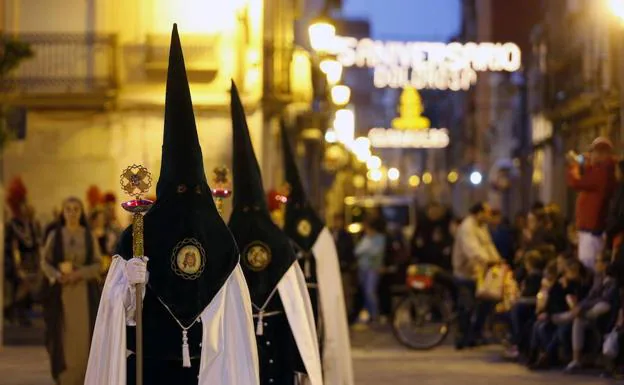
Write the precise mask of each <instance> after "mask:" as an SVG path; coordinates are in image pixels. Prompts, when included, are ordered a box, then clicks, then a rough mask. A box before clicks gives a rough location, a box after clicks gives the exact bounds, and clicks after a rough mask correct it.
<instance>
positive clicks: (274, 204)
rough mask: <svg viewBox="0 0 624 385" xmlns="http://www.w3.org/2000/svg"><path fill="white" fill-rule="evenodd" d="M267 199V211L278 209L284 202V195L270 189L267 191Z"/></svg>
mask: <svg viewBox="0 0 624 385" xmlns="http://www.w3.org/2000/svg"><path fill="white" fill-rule="evenodd" d="M267 199H268V201H269V211H275V210H279V209H281V207H282V205H283V204H284V203H286V197H285V196H284V195H282V194H280V193H278V192H277V191H275V190H270V191H269V192H268V193H267Z"/></svg>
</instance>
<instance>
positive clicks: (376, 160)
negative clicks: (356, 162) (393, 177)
mask: <svg viewBox="0 0 624 385" xmlns="http://www.w3.org/2000/svg"><path fill="white" fill-rule="evenodd" d="M366 167H368V169H369V170H377V169H379V168H380V167H381V158H380V157H378V156H376V155H375V156H371V157H370V159H369V160H368V162H366Z"/></svg>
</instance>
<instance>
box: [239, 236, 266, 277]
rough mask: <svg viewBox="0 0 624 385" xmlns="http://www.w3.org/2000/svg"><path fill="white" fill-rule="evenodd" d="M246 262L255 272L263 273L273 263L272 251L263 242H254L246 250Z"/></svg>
mask: <svg viewBox="0 0 624 385" xmlns="http://www.w3.org/2000/svg"><path fill="white" fill-rule="evenodd" d="M244 255H245V261H246V262H247V266H248V267H249V268H250V269H251V270H253V271H262V270H264V269H266V267H267V266H269V263H271V249H270V248H269V247H268V246H267V245H265V244H264V243H262V242H259V241H256V242H252V243H250V244H249V246H247V248H246V249H245V253H244Z"/></svg>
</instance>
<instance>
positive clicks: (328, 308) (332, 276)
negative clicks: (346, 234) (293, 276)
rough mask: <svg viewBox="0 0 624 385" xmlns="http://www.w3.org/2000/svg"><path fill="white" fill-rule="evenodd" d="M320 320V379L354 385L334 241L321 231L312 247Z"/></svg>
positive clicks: (329, 384)
mask: <svg viewBox="0 0 624 385" xmlns="http://www.w3.org/2000/svg"><path fill="white" fill-rule="evenodd" d="M312 252H313V253H314V258H315V260H316V277H317V282H318V291H319V302H320V310H321V317H322V318H323V320H322V322H323V338H324V339H323V357H322V362H323V375H324V380H325V383H326V384H328V385H353V363H352V362H351V342H350V341H349V324H348V321H347V310H346V305H345V301H344V294H343V290H342V276H341V275H340V263H339V261H338V252H337V251H336V244H335V243H334V238H333V237H332V236H331V234H330V233H329V230H327V228H323V230H322V231H321V233H320V234H319V236H318V238H317V239H316V242H315V243H314V246H313V247H312Z"/></svg>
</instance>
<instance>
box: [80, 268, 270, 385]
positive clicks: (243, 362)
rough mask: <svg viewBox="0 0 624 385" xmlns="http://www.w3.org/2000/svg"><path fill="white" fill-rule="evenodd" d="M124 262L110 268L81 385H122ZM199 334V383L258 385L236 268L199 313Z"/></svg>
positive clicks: (247, 309) (247, 307)
mask: <svg viewBox="0 0 624 385" xmlns="http://www.w3.org/2000/svg"><path fill="white" fill-rule="evenodd" d="M126 263H127V262H126V261H125V260H124V259H123V258H121V257H119V256H117V257H115V259H114V260H113V263H112V264H111V267H110V270H109V272H108V276H107V278H106V283H105V285H104V290H103V293H102V298H101V300H100V307H99V309H98V317H97V320H96V324H95V330H94V333H93V339H92V342H91V352H90V354H89V364H88V367H87V375H86V380H85V384H89V385H123V384H125V383H126V323H127V321H128V319H127V317H126V306H130V305H124V298H126V299H127V298H128V295H127V293H128V291H129V284H128V281H127V279H126V277H125V274H124V272H125V264H126ZM200 317H201V319H202V326H203V336H202V352H201V364H200V370H199V382H198V384H199V385H216V384H220V385H221V384H222V385H259V383H260V380H259V371H258V353H257V348H256V338H255V335H254V330H253V320H252V313H251V299H250V297H249V290H248V288H247V283H246V282H245V278H244V276H243V272H242V270H241V268H240V266H237V267H236V268H235V269H234V271H233V272H232V274H231V275H230V277H229V278H228V279H227V281H226V282H225V284H224V285H223V287H222V288H221V289H220V290H219V292H218V293H217V295H216V296H215V297H214V298H213V300H212V301H211V302H210V304H209V305H208V306H207V307H206V309H204V311H203V312H202V314H201V316H200Z"/></svg>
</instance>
